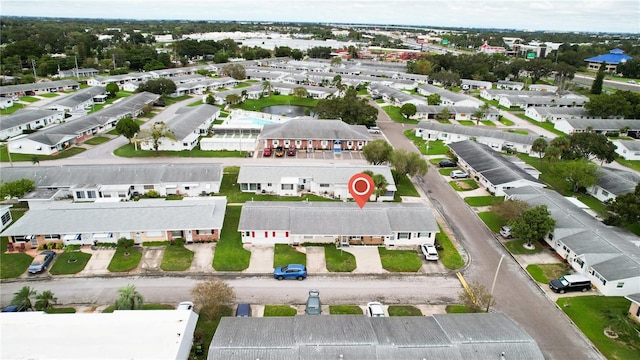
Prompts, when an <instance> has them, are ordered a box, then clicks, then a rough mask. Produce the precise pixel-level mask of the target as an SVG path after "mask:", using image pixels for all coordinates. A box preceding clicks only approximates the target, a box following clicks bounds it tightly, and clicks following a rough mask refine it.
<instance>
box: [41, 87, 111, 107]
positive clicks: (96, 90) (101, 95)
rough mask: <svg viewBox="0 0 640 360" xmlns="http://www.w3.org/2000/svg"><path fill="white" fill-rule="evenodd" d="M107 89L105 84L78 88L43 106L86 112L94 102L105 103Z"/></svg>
mask: <svg viewBox="0 0 640 360" xmlns="http://www.w3.org/2000/svg"><path fill="white" fill-rule="evenodd" d="M106 93H107V92H106V89H105V87H103V86H94V87H89V88H86V89H81V90H78V91H77V92H75V93H73V94H69V95H67V96H64V97H62V98H59V99H54V100H53V101H51V102H49V103H47V104H46V105H44V106H42V107H41V108H42V109H46V110H57V111H64V112H66V113H83V114H85V113H86V110H87V109H90V108H91V106H92V105H94V104H100V103H104V102H105V101H106V100H107V95H106Z"/></svg>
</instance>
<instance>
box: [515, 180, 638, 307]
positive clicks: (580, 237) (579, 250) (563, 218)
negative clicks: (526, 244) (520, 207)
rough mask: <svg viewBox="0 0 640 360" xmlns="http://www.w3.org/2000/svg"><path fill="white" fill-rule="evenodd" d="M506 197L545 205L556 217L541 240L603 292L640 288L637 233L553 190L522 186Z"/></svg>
mask: <svg viewBox="0 0 640 360" xmlns="http://www.w3.org/2000/svg"><path fill="white" fill-rule="evenodd" d="M506 193H507V199H509V198H515V199H519V200H522V201H525V202H526V203H528V204H529V205H530V206H538V205H546V206H547V209H548V210H549V211H550V212H551V217H552V218H553V219H554V220H555V221H556V225H555V228H554V230H553V232H552V233H550V234H548V235H547V236H546V237H545V238H544V240H545V241H546V242H547V243H548V244H549V245H550V246H551V248H553V250H555V251H556V253H558V255H560V257H562V258H563V259H565V260H566V261H567V263H568V264H569V265H570V266H571V267H572V268H573V269H574V270H575V271H576V272H578V273H580V274H584V275H586V276H587V277H589V278H590V279H591V282H592V284H593V285H594V286H595V287H596V288H597V289H598V290H599V291H600V292H601V293H602V294H603V295H606V296H625V295H630V294H635V293H638V292H640V248H639V247H638V245H637V243H638V236H636V235H635V234H632V233H631V232H629V231H628V230H625V229H621V228H616V227H609V226H606V225H604V224H603V223H602V222H600V221H599V220H597V219H596V218H595V217H594V216H593V215H591V214H589V213H587V212H586V211H584V210H583V209H581V208H580V207H578V206H577V205H576V204H575V203H574V202H573V201H570V200H569V199H567V198H565V197H563V196H562V195H560V194H558V193H557V192H555V191H552V190H547V189H541V188H534V187H523V188H515V189H509V190H506Z"/></svg>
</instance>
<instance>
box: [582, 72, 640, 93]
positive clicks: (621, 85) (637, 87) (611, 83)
mask: <svg viewBox="0 0 640 360" xmlns="http://www.w3.org/2000/svg"><path fill="white" fill-rule="evenodd" d="M593 79H594V78H593V77H591V76H585V75H578V74H576V75H575V76H574V78H573V81H574V82H576V83H579V84H584V85H587V86H589V87H591V84H592V83H593ZM603 84H604V86H608V87H612V88H614V89H619V90H631V91H640V84H630V83H628V82H622V81H616V80H604V82H603Z"/></svg>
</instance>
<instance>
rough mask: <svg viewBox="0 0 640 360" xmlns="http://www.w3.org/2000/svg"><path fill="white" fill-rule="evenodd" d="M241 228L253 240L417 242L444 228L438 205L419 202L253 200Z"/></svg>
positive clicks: (242, 217)
mask: <svg viewBox="0 0 640 360" xmlns="http://www.w3.org/2000/svg"><path fill="white" fill-rule="evenodd" d="M238 231H240V234H241V237H242V242H243V243H251V244H300V243H305V242H310V243H329V244H334V243H335V244H337V245H343V246H349V245H385V246H398V247H415V246H417V245H419V244H423V243H428V244H433V243H434V242H435V236H436V233H438V232H439V229H438V224H437V223H436V221H435V217H434V214H433V210H431V209H430V208H428V207H427V206H425V205H424V204H418V203H391V202H378V203H367V204H366V205H365V206H364V207H363V208H360V207H359V206H358V205H357V204H356V203H355V202H308V201H303V202H279V201H250V202H246V203H245V204H244V205H243V207H242V212H241V213H240V221H239V223H238Z"/></svg>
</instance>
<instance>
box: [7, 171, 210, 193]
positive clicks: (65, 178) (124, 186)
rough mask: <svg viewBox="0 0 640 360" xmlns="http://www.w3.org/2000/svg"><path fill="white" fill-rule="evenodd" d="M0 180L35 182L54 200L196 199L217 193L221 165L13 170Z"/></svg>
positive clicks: (38, 187) (37, 186) (38, 188)
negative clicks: (151, 194) (154, 194)
mask: <svg viewBox="0 0 640 360" xmlns="http://www.w3.org/2000/svg"><path fill="white" fill-rule="evenodd" d="M0 179H1V180H2V181H4V182H11V181H17V180H20V179H29V180H32V181H33V182H34V185H35V187H36V191H38V190H55V191H56V193H57V194H54V197H55V198H60V197H61V198H67V197H73V200H74V201H97V200H99V199H102V200H104V199H119V200H129V199H131V198H132V197H135V196H138V195H145V194H147V193H148V192H149V191H151V190H153V191H155V192H157V193H158V195H159V196H166V195H174V194H179V195H183V196H199V195H202V194H211V193H218V192H220V184H221V182H222V165H221V164H216V163H198V164H156V163H154V164H150V163H149V164H108V165H102V164H96V165H64V166H16V167H6V168H3V169H2V172H0ZM27 195H28V194H27ZM26 198H27V199H28V198H29V197H28V196H26Z"/></svg>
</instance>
